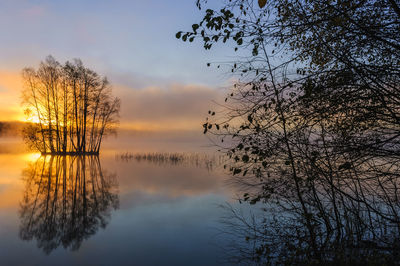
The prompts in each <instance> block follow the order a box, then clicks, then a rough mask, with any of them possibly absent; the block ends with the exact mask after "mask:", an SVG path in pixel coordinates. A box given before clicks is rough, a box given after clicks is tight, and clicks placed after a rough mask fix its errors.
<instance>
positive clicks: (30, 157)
mask: <svg viewBox="0 0 400 266" xmlns="http://www.w3.org/2000/svg"><path fill="white" fill-rule="evenodd" d="M40 156H42V155H41V153H40V152H32V153H28V154H26V160H27V161H29V162H36V161H37V160H38V159H39V158H40Z"/></svg>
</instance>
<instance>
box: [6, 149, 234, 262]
mask: <svg viewBox="0 0 400 266" xmlns="http://www.w3.org/2000/svg"><path fill="white" fill-rule="evenodd" d="M11 146H12V145H11ZM177 147H178V146H174V145H170V146H169V147H168V148H169V149H165V150H169V151H171V152H175V151H176V150H177V149H178V148H177ZM6 148H7V147H6ZM125 148H126V146H125V147H124V150H123V151H125ZM174 148H175V149H174ZM188 149H189V148H188ZM9 150H12V147H10V148H7V149H5V151H4V152H3V153H0V257H1V258H2V261H1V262H0V265H3V263H4V265H26V264H31V263H33V264H35V265H87V264H90V265H112V264H114V265H118V264H119V263H121V262H123V261H125V262H126V261H128V260H130V259H131V258H133V257H134V259H135V264H137V265H160V264H162V263H163V261H164V260H168V261H170V262H171V263H174V265H187V264H188V263H189V262H193V260H194V259H195V260H196V261H198V264H196V263H195V264H193V263H191V264H192V265H216V261H217V257H218V256H219V250H218V249H217V246H218V245H219V244H218V243H217V241H216V240H215V237H216V235H217V234H218V229H216V228H217V227H218V226H219V224H218V219H219V218H220V211H221V210H220V209H219V207H218V206H219V205H220V204H223V203H225V202H227V201H228V202H229V201H231V199H232V198H233V192H232V191H231V188H229V187H228V186H226V184H224V181H225V174H224V173H223V170H222V166H220V167H219V166H217V164H216V165H215V167H213V168H212V169H211V168H210V167H208V168H207V167H205V166H207V164H205V165H203V164H202V163H201V162H199V163H197V164H196V166H194V165H193V163H192V162H191V161H190V160H189V161H187V160H188V158H189V159H192V161H193V160H194V161H196V162H197V160H200V161H201V160H203V159H204V158H205V159H207V161H206V162H208V160H210V158H211V157H210V156H211V155H207V156H206V155H201V156H200V155H197V156H196V157H193V158H194V159H193V158H192V157H188V158H186V157H185V160H182V162H181V163H176V162H175V161H174V160H172V162H173V163H171V162H170V160H168V161H167V160H164V161H163V162H164V163H155V162H154V160H136V159H135V160H127V159H126V160H121V159H118V156H117V155H118V154H121V152H122V151H121V149H119V148H113V149H105V150H104V151H103V152H102V153H101V155H100V156H99V157H90V158H92V159H90V158H89V157H87V158H86V160H82V159H79V157H77V156H72V157H71V156H67V157H62V156H61V157H60V156H41V154H40V153H37V152H28V153H27V152H25V153H24V152H14V153H10V152H8V151H9ZM143 150H145V149H143ZM179 150H184V149H179ZM151 151H154V149H151ZM146 154H148V152H146ZM152 154H153V153H152ZM154 154H158V153H154ZM161 154H164V153H161ZM173 154H178V153H173ZM182 154H186V155H187V154H189V155H190V154H191V153H182ZM146 158H147V157H146ZM151 158H153V157H151ZM157 158H158V157H157ZM111 177H112V178H111ZM111 181H112V182H111ZM117 203H118V204H117ZM172 239H173V240H172ZM221 245H224V244H221ZM165 247H168V248H165ZM153 250H158V251H157V252H158V253H159V254H158V255H157V256H149V254H150V253H151V252H152V251H153ZM110 253H112V254H118V256H112V259H113V260H114V261H110V260H109V259H111V257H110V256H108V255H107V254H110ZM21 254H22V255H21ZM99 254H104V255H99ZM202 254H207V255H202ZM27 258H29V261H28V259H27ZM78 258H79V260H78ZM116 258H117V259H116ZM115 260H117V261H115ZM60 261H62V263H61V264H60ZM122 264H123V263H122Z"/></svg>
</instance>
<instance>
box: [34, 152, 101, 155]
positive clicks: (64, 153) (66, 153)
mask: <svg viewBox="0 0 400 266" xmlns="http://www.w3.org/2000/svg"><path fill="white" fill-rule="evenodd" d="M99 153H100V152H42V153H41V154H42V155H99Z"/></svg>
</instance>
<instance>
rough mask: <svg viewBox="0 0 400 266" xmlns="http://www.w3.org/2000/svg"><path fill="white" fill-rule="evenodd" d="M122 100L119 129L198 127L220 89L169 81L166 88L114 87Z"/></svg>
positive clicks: (187, 128)
mask: <svg viewBox="0 0 400 266" xmlns="http://www.w3.org/2000/svg"><path fill="white" fill-rule="evenodd" d="M114 87H115V93H116V94H117V95H118V97H120V98H121V100H122V106H121V128H123V129H136V130H193V129H199V130H200V129H201V125H202V123H203V121H204V120H205V117H206V116H207V112H208V110H209V109H212V107H213V103H212V101H213V100H219V99H221V98H222V92H221V91H218V90H215V89H213V88H209V87H205V86H200V85H183V84H172V85H168V86H167V87H166V88H160V87H147V88H143V89H134V88H129V87H126V86H118V85H116V86H114Z"/></svg>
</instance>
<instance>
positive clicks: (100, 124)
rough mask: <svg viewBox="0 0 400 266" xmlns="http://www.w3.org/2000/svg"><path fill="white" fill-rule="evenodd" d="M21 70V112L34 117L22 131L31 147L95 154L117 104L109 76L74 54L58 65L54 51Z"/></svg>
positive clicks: (111, 124)
mask: <svg viewBox="0 0 400 266" xmlns="http://www.w3.org/2000/svg"><path fill="white" fill-rule="evenodd" d="M22 76H23V80H24V90H23V106H24V107H25V114H26V116H27V117H28V119H29V120H30V121H32V122H34V123H29V124H28V125H27V126H26V127H25V129H24V132H23V137H24V140H25V141H26V143H27V144H28V145H29V147H30V148H31V149H34V150H37V151H40V152H41V153H42V154H48V153H51V154H85V153H90V154H98V153H99V151H100V147H101V142H102V139H103V136H104V135H106V134H109V133H112V132H114V130H115V126H116V124H117V123H118V115H119V109H120V100H119V99H118V98H115V97H113V96H112V90H111V87H110V84H109V82H108V80H107V78H105V77H102V76H100V75H98V74H97V73H96V72H94V71H93V70H91V69H89V68H86V67H85V66H84V65H83V64H82V62H81V61H80V60H78V59H76V60H74V61H73V62H66V63H65V64H64V65H61V64H60V63H59V62H57V61H56V60H55V59H54V58H53V57H52V56H48V57H47V58H46V60H45V61H44V62H41V63H40V65H39V68H38V69H34V68H25V69H24V70H23V73H22Z"/></svg>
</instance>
